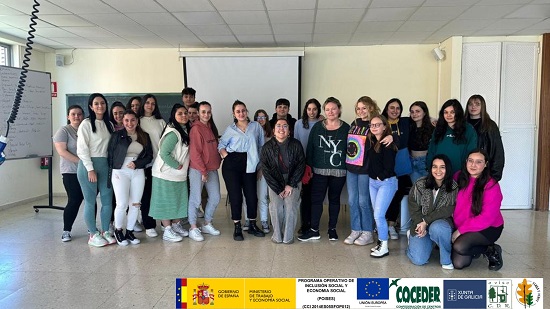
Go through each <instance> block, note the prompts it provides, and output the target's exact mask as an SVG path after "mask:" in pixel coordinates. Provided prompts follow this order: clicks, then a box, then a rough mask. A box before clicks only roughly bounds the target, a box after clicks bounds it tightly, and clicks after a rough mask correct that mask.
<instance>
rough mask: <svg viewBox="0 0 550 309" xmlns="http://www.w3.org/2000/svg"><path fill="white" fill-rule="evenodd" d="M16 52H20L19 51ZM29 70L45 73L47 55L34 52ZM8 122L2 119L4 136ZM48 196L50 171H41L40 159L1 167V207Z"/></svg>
mask: <svg viewBox="0 0 550 309" xmlns="http://www.w3.org/2000/svg"><path fill="white" fill-rule="evenodd" d="M14 51H15V52H19V50H18V49H15V50H14ZM29 69H31V70H36V71H45V54H44V53H42V52H40V51H37V50H34V51H33V52H32V56H31V61H30V62H29ZM14 95H15V94H14ZM6 120H7V119H0V121H1V123H0V128H1V130H2V131H0V134H2V135H5V134H6V132H4V131H3V130H5V128H6V127H5V121H6ZM16 121H17V120H16ZM8 137H9V135H8ZM46 194H48V171H47V170H41V169H40V159H38V158H34V159H22V160H7V161H6V162H4V164H2V166H0V207H2V206H7V205H10V204H14V203H17V202H20V201H24V200H30V199H33V198H38V197H44V195H46Z"/></svg>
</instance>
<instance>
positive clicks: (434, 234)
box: [54, 88, 504, 270]
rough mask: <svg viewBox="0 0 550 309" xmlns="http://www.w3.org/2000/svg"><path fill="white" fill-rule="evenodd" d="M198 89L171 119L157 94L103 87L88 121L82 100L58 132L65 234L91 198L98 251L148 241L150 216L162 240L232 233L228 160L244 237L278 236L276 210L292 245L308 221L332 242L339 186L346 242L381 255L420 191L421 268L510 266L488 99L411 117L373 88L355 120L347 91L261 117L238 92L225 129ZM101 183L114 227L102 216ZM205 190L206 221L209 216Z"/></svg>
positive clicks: (415, 248)
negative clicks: (140, 230)
mask: <svg viewBox="0 0 550 309" xmlns="http://www.w3.org/2000/svg"><path fill="white" fill-rule="evenodd" d="M195 94H196V92H195V91H194V90H193V89H192V88H185V89H184V90H183V91H182V101H183V104H179V103H178V104H175V105H174V106H173V108H172V111H171V114H170V118H169V119H168V122H167V123H165V121H164V120H163V119H162V117H161V115H160V111H159V109H158V107H157V104H156V103H157V102H156V98H155V97H154V95H150V94H148V95H145V96H144V97H143V98H139V97H133V98H131V99H130V101H129V102H128V104H127V106H124V105H123V104H121V103H119V102H116V103H114V104H113V105H112V107H111V112H110V113H108V112H107V102H106V100H105V98H104V97H103V95H101V94H98V93H96V94H92V95H91V96H90V98H89V101H88V112H89V117H88V118H86V119H83V111H82V108H81V107H79V106H71V107H69V109H68V125H67V126H64V127H62V128H61V129H60V130H59V131H58V132H57V133H56V135H55V136H54V143H55V147H56V150H57V151H58V153H59V154H60V157H61V173H62V175H63V183H64V186H65V189H66V191H67V195H68V198H69V199H68V203H67V207H66V208H65V212H64V232H63V234H62V240H63V241H68V240H70V239H71V235H70V231H71V228H72V225H73V223H74V220H75V218H76V215H77V213H78V208H79V206H80V203H81V202H82V200H84V205H85V206H84V208H85V210H84V217H85V221H86V224H87V227H88V231H89V233H90V238H89V241H88V243H89V244H90V245H91V246H97V247H101V246H105V245H107V244H114V243H118V244H119V245H128V244H137V243H139V239H138V238H136V236H135V235H134V230H135V229H136V227H139V225H136V222H137V221H138V217H139V213H140V211H141V220H142V224H143V226H144V228H145V230H146V234H147V236H149V237H156V236H157V232H156V221H157V220H159V221H160V222H161V224H162V229H163V230H164V232H163V239H164V240H166V241H171V242H178V241H181V240H182V238H183V237H186V236H188V237H189V238H191V239H193V240H195V241H202V240H204V237H203V235H202V234H204V233H206V234H211V235H219V234H220V231H219V230H217V229H216V228H215V227H214V225H213V224H212V221H213V216H214V213H215V210H216V208H217V206H218V204H219V202H220V182H219V178H218V169H219V168H220V167H221V174H222V177H223V179H224V181H225V185H226V188H227V194H228V200H229V203H230V205H231V219H232V220H233V222H234V231H233V239H234V240H235V241H242V240H244V234H243V232H247V233H248V234H250V235H254V236H256V237H264V236H265V234H266V233H269V232H270V229H269V218H268V213H269V217H270V218H271V226H272V228H273V230H272V231H273V233H272V236H271V240H272V241H273V242H275V243H285V244H290V243H293V242H294V240H295V229H296V227H297V224H298V221H300V224H301V226H300V230H299V236H298V237H297V239H298V240H300V241H310V240H317V239H320V238H321V234H320V229H319V226H320V220H321V217H322V213H323V202H324V200H325V196H326V195H327V193H328V204H329V205H328V212H329V222H328V231H327V232H328V238H329V240H331V241H336V240H338V239H339V238H338V234H337V232H336V227H337V223H338V216H339V213H340V204H341V202H340V195H341V192H342V190H343V187H344V185H345V184H347V190H348V196H349V199H348V205H349V208H350V222H351V226H350V228H351V233H350V235H349V236H348V237H347V238H345V240H344V243H345V244H348V245H359V246H365V245H368V244H372V243H375V240H376V243H375V245H374V246H373V247H372V248H371V256H372V257H375V258H381V257H384V256H387V255H388V254H389V246H388V240H389V239H397V238H398V233H397V231H396V222H397V221H398V217H399V211H400V207H401V200H402V199H403V197H404V196H406V195H408V206H409V212H410V224H411V226H410V230H409V231H408V233H407V234H408V235H407V237H408V248H407V256H408V257H409V259H410V260H411V261H412V262H413V263H414V264H417V265H423V264H426V263H427V262H428V260H429V258H430V255H431V253H432V249H433V247H434V245H437V246H438V247H439V251H440V263H441V265H442V267H443V268H445V269H452V268H463V267H467V266H468V265H470V263H471V261H472V259H473V258H476V257H478V256H480V255H481V254H483V255H485V256H486V257H487V259H488V260H489V269H493V270H498V269H500V267H502V263H503V261H502V249H501V248H500V246H499V245H497V244H495V241H496V240H497V239H498V238H499V237H500V234H501V233H502V229H503V226H504V221H503V219H502V215H501V213H500V204H501V201H502V193H501V192H500V187H499V185H498V181H499V180H500V179H501V177H502V170H503V167H504V149H503V146H502V141H501V138H500V134H499V130H498V127H497V126H496V124H495V123H494V121H492V120H491V118H490V117H489V115H488V114H487V111H486V103H485V100H484V99H483V97H481V96H480V95H474V96H472V97H471V98H470V99H469V100H468V102H467V106H466V111H464V109H463V108H462V105H461V104H460V102H459V101H457V100H454V99H452V100H448V101H447V102H445V103H444V104H443V106H442V108H441V110H440V112H439V118H438V119H437V120H435V119H432V118H430V116H429V112H428V107H427V105H426V103H424V102H422V101H417V102H414V103H413V104H411V106H410V108H409V112H410V117H402V111H403V105H402V103H401V101H400V100H399V99H397V98H393V99H391V100H389V101H388V103H387V104H386V106H385V107H384V109H383V111H382V112H380V108H379V107H378V105H377V103H376V102H375V101H374V100H373V99H371V98H370V97H368V96H363V97H361V98H359V99H358V101H357V103H356V104H355V114H356V116H357V117H356V119H355V120H354V121H353V122H352V123H351V125H350V124H348V123H346V122H345V121H343V120H341V119H340V118H341V114H342V104H341V103H340V101H339V100H338V99H336V98H334V97H329V98H327V99H326V100H325V102H324V103H323V104H322V105H321V103H320V102H319V101H318V100H316V99H314V98H313V99H310V100H308V101H307V102H306V104H305V106H304V108H303V112H302V115H301V118H300V119H298V120H296V119H294V118H293V117H292V116H291V115H290V114H289V107H290V102H289V101H288V100H287V99H284V98H281V99H279V100H277V101H276V103H275V111H276V112H275V114H273V117H272V118H271V119H270V118H269V116H268V114H267V112H266V111H265V110H258V111H256V113H255V114H254V116H253V119H250V117H249V113H248V112H249V111H248V110H247V107H246V104H245V103H244V102H241V101H239V100H237V101H235V102H234V103H233V105H232V115H233V118H234V122H233V123H232V124H231V125H229V126H228V127H227V128H226V129H225V131H224V132H223V134H221V136H220V137H219V135H218V129H217V127H216V125H215V124H214V121H213V118H212V105H211V104H210V103H208V102H200V103H196V102H195ZM321 111H324V116H323V115H321ZM434 123H435V125H434ZM222 162H223V164H222ZM98 192H99V193H100V195H101V211H100V218H101V229H98V228H97V226H96V220H95V214H96V208H95V207H96V206H95V199H96V196H97V193H98ZM113 192H114V195H113ZM205 196H207V202H206V203H205V204H206V205H205V207H204V214H203V216H204V222H203V224H202V226H201V225H200V224H199V223H198V221H197V218H198V217H199V216H200V215H201V212H202V209H201V202H202V199H203V197H205ZM113 197H114V200H115V202H114V203H113ZM113 205H115V208H114V212H113V210H112V207H113ZM243 205H244V207H243ZM243 210H244V212H245V213H246V215H245V217H246V221H245V222H246V223H245V224H244V225H243V224H242V220H243V218H242V216H243ZM113 213H114V215H113ZM258 213H259V214H258ZM258 215H259V217H260V218H259V219H260V223H258V222H257V219H258ZM184 218H186V219H187V220H188V222H189V226H190V228H189V229H188V230H187V229H185V228H184V225H183V221H182V220H183V219H184ZM402 221H403V220H402ZM110 222H113V226H114V231H112V232H110V231H109V223H110ZM124 224H126V225H125V226H124ZM401 224H405V222H401ZM258 225H259V226H258ZM124 227H125V232H123V228H124ZM100 231H101V232H100ZM375 235H376V238H375Z"/></svg>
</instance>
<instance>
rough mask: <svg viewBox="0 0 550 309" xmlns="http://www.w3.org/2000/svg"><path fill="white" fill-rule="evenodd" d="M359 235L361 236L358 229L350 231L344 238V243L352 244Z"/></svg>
mask: <svg viewBox="0 0 550 309" xmlns="http://www.w3.org/2000/svg"><path fill="white" fill-rule="evenodd" d="M359 236H361V232H359V231H353V230H352V231H351V234H349V236H348V237H346V239H344V243H345V244H346V245H353V242H354V241H355V240H356V239H357V238H359Z"/></svg>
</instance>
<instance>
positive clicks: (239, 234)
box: [233, 222, 244, 241]
mask: <svg viewBox="0 0 550 309" xmlns="http://www.w3.org/2000/svg"><path fill="white" fill-rule="evenodd" d="M233 240H236V241H243V240H244V236H243V228H242V226H241V223H240V222H236V223H235V231H234V232H233Z"/></svg>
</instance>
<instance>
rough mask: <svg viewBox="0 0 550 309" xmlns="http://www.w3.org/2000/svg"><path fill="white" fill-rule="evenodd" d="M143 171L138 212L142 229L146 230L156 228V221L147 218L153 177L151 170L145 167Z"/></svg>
mask: <svg viewBox="0 0 550 309" xmlns="http://www.w3.org/2000/svg"><path fill="white" fill-rule="evenodd" d="M143 171H144V172H145V187H144V189H143V195H142V196H141V207H140V210H141V219H142V220H143V227H144V228H145V229H147V230H148V229H154V228H155V227H157V221H156V220H155V219H153V218H151V217H150V216H149V209H150V208H151V191H152V188H153V176H152V175H151V173H152V172H151V171H152V168H151V167H147V168H145V169H144V170H143ZM187 183H189V182H187Z"/></svg>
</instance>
